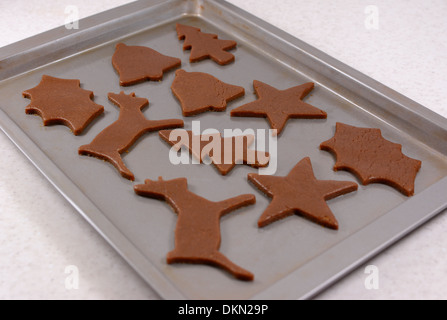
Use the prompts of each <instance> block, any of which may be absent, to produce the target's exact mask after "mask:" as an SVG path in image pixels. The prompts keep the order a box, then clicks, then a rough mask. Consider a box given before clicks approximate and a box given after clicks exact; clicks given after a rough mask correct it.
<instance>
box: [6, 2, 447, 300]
mask: <svg viewBox="0 0 447 320" xmlns="http://www.w3.org/2000/svg"><path fill="white" fill-rule="evenodd" d="M129 2H132V1H129V0H98V1H87V0H46V1H45V2H42V1H34V0H15V1H2V2H1V3H0V29H1V30H3V32H2V37H1V38H0V47H2V46H5V45H7V44H10V43H13V42H16V41H18V40H21V39H24V38H26V37H29V36H31V35H34V34H37V33H40V32H43V31H46V30H48V29H51V28H54V27H57V26H60V25H63V24H65V19H66V18H67V14H65V12H64V11H65V8H66V6H68V5H76V6H77V7H78V8H79V13H80V16H81V18H82V17H85V16H89V15H92V14H95V13H98V12H100V11H103V10H106V9H109V8H112V7H115V6H118V5H122V4H126V3H129ZM230 2H231V3H233V4H235V5H237V6H239V7H241V8H242V9H244V10H247V11H249V12H251V13H252V14H254V15H256V16H258V17H260V18H261V19H264V20H266V21H267V22H269V23H271V24H273V25H275V26H277V27H279V28H281V29H283V30H285V31H287V32H288V33H290V34H292V35H294V36H296V37H297V38H300V39H301V40H303V41H305V42H307V43H309V44H311V45H313V46H314V47H317V48H319V49H320V50H322V51H324V52H326V53H328V54H329V55H331V56H333V57H334V58H336V59H339V60H341V61H342V62H344V63H346V64H348V65H350V66H351V67H353V68H355V69H357V70H359V71H361V72H363V73H365V74H367V75H368V76H370V77H372V78H374V79H376V80H378V81H380V82H382V83H383V84H385V85H387V86H389V87H391V88H392V89H394V90H396V91H398V92H400V93H402V94H403V95H406V96H408V97H409V98H411V99H413V100H415V101H416V102H419V103H420V104H422V105H424V106H426V107H427V108H429V109H431V110H433V111H435V112H437V113H439V114H440V116H444V117H447V90H446V88H447V77H446V74H447V41H446V37H445V35H446V34H447V19H446V17H447V2H446V1H445V0H427V1H419V0H393V1H389V0H374V1H364V0H337V1H329V0H312V1H302V0H277V1H274V0H230ZM368 5H374V6H375V7H373V9H378V13H379V15H378V18H379V20H378V22H379V24H378V29H374V28H373V29H368V28H366V26H365V20H366V19H368V16H369V15H368V14H367V13H365V9H366V7H367V6H368ZM368 21H371V20H368ZM368 26H374V25H373V24H368ZM0 151H1V155H2V157H0V173H1V179H0V257H1V258H0V299H156V298H158V296H157V294H155V293H154V291H153V290H152V289H151V288H150V287H149V286H148V285H147V284H146V283H145V282H144V281H143V280H142V279H141V278H140V277H139V276H138V275H137V274H136V273H135V272H134V271H133V269H132V268H131V267H130V266H129V265H128V264H127V263H126V262H125V261H124V260H123V259H122V258H121V257H120V256H119V255H118V254H117V253H116V252H115V251H114V249H112V248H111V246H110V245H109V244H108V243H107V242H106V241H105V240H103V238H102V237H101V236H100V235H99V234H98V233H97V232H96V231H95V230H94V229H93V228H92V227H91V226H90V225H89V224H88V223H87V222H86V221H85V220H84V219H83V218H82V217H81V216H80V215H79V214H78V213H77V212H76V210H75V209H73V208H72V207H71V206H70V205H69V204H68V203H67V202H66V201H65V200H64V199H63V198H62V196H60V194H59V193H58V192H57V191H56V190H55V189H54V188H53V186H51V185H50V183H49V182H48V181H47V180H46V179H45V178H44V177H43V176H42V175H41V174H40V173H39V172H38V171H37V170H36V168H35V167H34V166H33V165H32V164H31V163H30V162H29V161H28V160H27V159H26V157H25V156H24V155H23V154H22V153H21V152H20V151H19V150H18V149H17V148H16V147H15V146H14V145H13V143H12V142H11V141H10V140H9V139H8V138H7V137H6V136H5V135H4V134H0ZM445 230H447V215H446V214H445V213H442V214H440V215H439V216H437V217H436V218H434V219H433V220H431V221H429V222H428V223H427V224H425V225H424V226H422V227H421V228H419V229H418V230H416V231H415V232H413V233H411V234H410V235H409V236H407V237H405V238H404V239H402V240H401V241H399V242H398V243H397V244H395V245H393V246H392V247H391V248H389V249H387V250H386V251H384V252H382V253H380V254H379V255H378V256H376V257H375V258H373V259H372V260H371V261H369V262H368V263H367V264H365V265H364V266H361V267H360V268H358V269H357V270H355V271H354V272H352V273H351V274H349V275H348V276H346V277H345V278H343V279H342V280H341V281H339V282H337V283H336V284H335V285H333V286H332V287H331V288H329V289H327V290H326V291H325V292H323V293H322V294H320V295H319V296H318V297H316V298H318V299H446V298H447V236H446V233H445ZM70 265H75V266H76V267H77V268H78V270H79V288H78V289H77V290H67V289H66V286H65V282H66V279H67V277H68V276H69V274H66V273H65V269H66V267H67V266H70ZM366 265H375V266H376V267H377V268H378V270H379V281H380V282H379V285H380V286H379V289H378V290H367V289H366V288H365V284H364V283H365V280H366V277H367V274H365V267H366Z"/></svg>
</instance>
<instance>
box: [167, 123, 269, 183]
mask: <svg viewBox="0 0 447 320" xmlns="http://www.w3.org/2000/svg"><path fill="white" fill-rule="evenodd" d="M172 132H173V130H162V131H160V132H159V135H160V137H161V138H162V139H163V140H165V141H166V142H167V143H169V144H171V145H172V146H176V147H177V150H176V151H178V150H180V148H181V147H182V146H185V147H186V148H188V150H189V152H190V153H191V154H192V155H193V156H194V157H195V158H196V159H198V160H200V161H201V162H202V160H203V159H204V158H205V157H207V156H208V157H209V158H210V159H211V161H212V163H213V164H214V166H215V167H216V168H217V170H218V171H219V172H220V174H221V175H223V176H225V175H227V174H228V173H229V172H230V171H231V170H233V168H234V167H235V166H236V164H245V165H249V166H251V167H253V168H262V167H266V166H267V165H268V163H269V160H270V156H269V154H268V153H267V152H260V151H256V150H251V149H248V148H249V147H250V146H251V145H252V144H253V142H254V139H255V137H254V136H253V135H246V136H239V137H230V138H222V136H221V134H220V133H219V134H213V135H206V138H204V136H196V135H193V133H192V131H186V132H187V134H188V141H184V140H182V139H181V138H180V137H179V138H178V139H177V140H175V141H171V140H170V135H171V133H172ZM193 139H196V141H197V142H198V143H197V148H194V146H195V144H194V143H193ZM214 139H216V140H217V139H220V147H221V148H220V155H218V154H213V153H212V151H213V150H211V148H207V150H205V151H204V149H205V148H206V147H207V146H208V145H210V144H211V143H212V142H213V141H214ZM239 139H240V140H239ZM242 139H243V140H242ZM202 140H205V141H202ZM226 145H231V146H232V148H231V156H232V157H231V159H230V160H231V161H225V150H226V149H225V148H226ZM236 146H238V147H237V148H236ZM228 149H229V148H228ZM236 149H237V150H236Z"/></svg>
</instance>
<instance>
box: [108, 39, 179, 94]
mask: <svg viewBox="0 0 447 320" xmlns="http://www.w3.org/2000/svg"><path fill="white" fill-rule="evenodd" d="M112 64H113V67H114V68H115V70H116V71H117V72H118V74H119V75H120V85H122V86H131V85H134V84H137V83H139V82H143V81H146V80H153V81H159V80H162V79H163V72H166V71H168V70H171V69H173V68H177V67H179V66H180V65H181V64H182V61H181V60H180V59H178V58H174V57H168V56H165V55H162V54H161V53H159V52H157V51H155V50H153V49H151V48H148V47H141V46H127V45H125V44H124V43H118V44H117V45H116V51H115V54H114V55H113V57H112Z"/></svg>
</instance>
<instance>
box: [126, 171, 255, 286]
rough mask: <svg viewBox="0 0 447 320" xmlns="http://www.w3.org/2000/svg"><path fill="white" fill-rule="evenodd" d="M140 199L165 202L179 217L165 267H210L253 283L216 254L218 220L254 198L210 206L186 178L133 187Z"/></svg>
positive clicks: (243, 272) (238, 198) (221, 256)
mask: <svg viewBox="0 0 447 320" xmlns="http://www.w3.org/2000/svg"><path fill="white" fill-rule="evenodd" d="M134 189H135V192H136V193H137V194H138V195H140V196H145V197H150V198H154V199H160V200H165V201H166V202H168V203H169V204H170V205H171V206H172V208H173V209H174V210H175V212H176V213H177V214H178V222H177V227H176V231H175V249H174V250H173V251H171V252H170V253H169V254H168V256H167V263H168V264H172V263H194V264H211V265H214V266H218V267H220V268H222V269H224V270H227V271H228V272H230V273H231V274H233V275H234V276H235V277H236V278H237V279H239V280H245V281H252V280H253V278H254V276H253V274H252V273H251V272H249V271H247V270H244V269H242V268H241V267H239V266H237V265H236V264H234V263H233V262H231V261H230V260H229V259H228V258H227V257H226V256H224V255H223V254H222V253H220V252H219V248H220V240H221V237H220V218H221V217H222V216H224V215H225V214H227V213H230V212H232V211H234V210H236V209H239V208H241V207H244V206H248V205H252V204H254V203H255V202H256V198H255V196H254V195H250V194H245V195H241V196H238V197H235V198H231V199H228V200H224V201H220V202H213V201H209V200H207V199H204V198H202V197H200V196H198V195H196V194H194V193H192V192H191V191H189V190H188V182H187V180H186V178H180V179H175V180H169V181H164V180H163V179H162V178H161V177H160V178H159V180H158V181H151V180H146V181H145V183H144V184H141V185H136V186H135V187H134Z"/></svg>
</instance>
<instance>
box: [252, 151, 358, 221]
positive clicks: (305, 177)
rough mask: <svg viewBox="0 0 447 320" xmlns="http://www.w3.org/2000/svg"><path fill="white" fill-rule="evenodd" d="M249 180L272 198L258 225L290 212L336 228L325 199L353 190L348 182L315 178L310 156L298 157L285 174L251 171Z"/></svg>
mask: <svg viewBox="0 0 447 320" xmlns="http://www.w3.org/2000/svg"><path fill="white" fill-rule="evenodd" d="M248 180H249V181H250V182H252V183H253V184H254V185H255V186H256V187H257V188H258V189H259V190H261V191H262V192H263V193H265V194H266V195H268V196H269V197H271V198H273V200H272V202H271V203H270V205H269V206H268V208H267V209H266V210H265V211H264V213H263V214H262V216H261V218H260V219H259V221H258V226H259V227H260V228H262V227H265V226H267V225H269V224H271V223H273V222H275V221H277V220H280V219H284V218H286V217H288V216H291V215H293V214H299V215H302V216H303V217H306V218H308V219H309V220H311V221H314V222H316V223H318V224H321V225H322V226H325V227H327V228H331V229H335V230H337V229H338V222H337V219H336V218H335V217H334V214H333V213H332V211H331V209H330V208H329V206H328V205H327V203H326V200H330V199H333V198H335V197H338V196H341V195H344V194H346V193H350V192H353V191H356V190H357V188H358V185H357V184H356V183H354V182H349V181H334V180H327V181H324V180H317V179H316V178H315V175H314V173H313V169H312V163H311V161H310V158H304V159H303V160H301V161H300V162H299V163H298V164H297V165H296V166H295V167H294V168H293V169H292V171H290V173H289V174H288V175H287V176H286V177H275V176H261V175H259V174H253V173H250V174H249V175H248Z"/></svg>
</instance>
